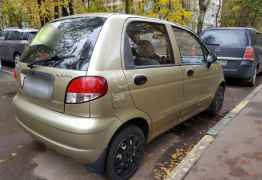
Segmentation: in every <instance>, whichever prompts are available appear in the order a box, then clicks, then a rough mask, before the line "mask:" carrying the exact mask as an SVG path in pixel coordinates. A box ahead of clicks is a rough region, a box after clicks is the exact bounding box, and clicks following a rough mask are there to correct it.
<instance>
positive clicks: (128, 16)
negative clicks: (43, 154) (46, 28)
mask: <svg viewBox="0 0 262 180" xmlns="http://www.w3.org/2000/svg"><path fill="white" fill-rule="evenodd" d="M90 16H96V17H104V18H111V17H115V18H117V17H118V18H119V19H120V18H121V19H123V18H124V19H128V18H140V19H144V20H150V21H155V22H159V23H164V24H169V25H172V26H176V27H179V28H182V29H185V30H188V31H190V32H192V31H191V30H190V29H188V28H187V27H184V26H182V25H179V24H176V23H174V22H170V21H166V20H163V19H157V18H152V17H146V16H139V15H133V14H124V13H86V14H78V15H73V16H66V17H62V18H58V19H55V20H53V21H51V23H52V22H56V21H60V20H66V19H74V18H82V17H90ZM192 33H193V32H192Z"/></svg>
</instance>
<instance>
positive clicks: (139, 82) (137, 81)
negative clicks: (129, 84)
mask: <svg viewBox="0 0 262 180" xmlns="http://www.w3.org/2000/svg"><path fill="white" fill-rule="evenodd" d="M146 82H147V77H146V76H144V75H138V76H136V77H135V79H134V83H135V84H136V85H138V86H141V85H144V84H146Z"/></svg>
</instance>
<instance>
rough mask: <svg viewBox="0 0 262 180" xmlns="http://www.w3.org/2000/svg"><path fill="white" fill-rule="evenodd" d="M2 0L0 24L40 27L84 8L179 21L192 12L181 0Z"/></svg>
mask: <svg viewBox="0 0 262 180" xmlns="http://www.w3.org/2000/svg"><path fill="white" fill-rule="evenodd" d="M150 1H151V2H152V7H151V8H150V9H147V10H146V11H145V6H146V5H147V4H148V3H150ZM84 2H85V1H83V0H3V7H2V13H3V17H2V21H1V22H2V24H5V25H6V26H22V25H23V24H26V25H29V26H32V27H41V26H42V25H43V24H45V23H47V22H48V21H50V20H52V19H55V18H58V17H61V16H67V15H71V14H80V13H88V12H106V11H113V12H125V11H127V12H129V13H133V14H138V15H145V16H150V17H156V18H161V19H165V20H169V21H173V22H176V23H180V24H182V25H187V24H188V23H190V22H191V21H192V12H191V11H189V10H186V9H184V8H183V7H182V0H143V1H140V2H138V3H137V2H134V0H128V2H127V1H123V3H122V4H121V5H118V6H114V7H105V6H104V4H105V3H104V0H90V1H89V2H90V3H89V4H88V5H87V4H85V3H84Z"/></svg>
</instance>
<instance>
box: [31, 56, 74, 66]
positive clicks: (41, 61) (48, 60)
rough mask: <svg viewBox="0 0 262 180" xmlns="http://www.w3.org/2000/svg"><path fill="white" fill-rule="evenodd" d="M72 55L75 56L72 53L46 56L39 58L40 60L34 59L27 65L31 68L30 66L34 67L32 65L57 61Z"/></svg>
mask: <svg viewBox="0 0 262 180" xmlns="http://www.w3.org/2000/svg"><path fill="white" fill-rule="evenodd" d="M73 57H75V56H73V55H72V56H53V57H51V58H48V59H41V60H38V61H34V62H32V63H30V64H28V65H27V66H28V67H29V68H31V69H32V68H34V65H38V64H46V63H48V62H52V61H54V62H59V61H63V60H64V59H68V58H73Z"/></svg>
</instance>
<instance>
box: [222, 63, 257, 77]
mask: <svg viewBox="0 0 262 180" xmlns="http://www.w3.org/2000/svg"><path fill="white" fill-rule="evenodd" d="M242 62H244V63H242ZM235 63H236V64H238V65H232V64H233V63H229V65H227V66H224V67H223V69H224V75H225V77H226V78H238V79H242V80H249V79H250V78H252V76H253V73H254V70H255V68H256V65H255V63H254V62H246V61H238V62H235Z"/></svg>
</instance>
